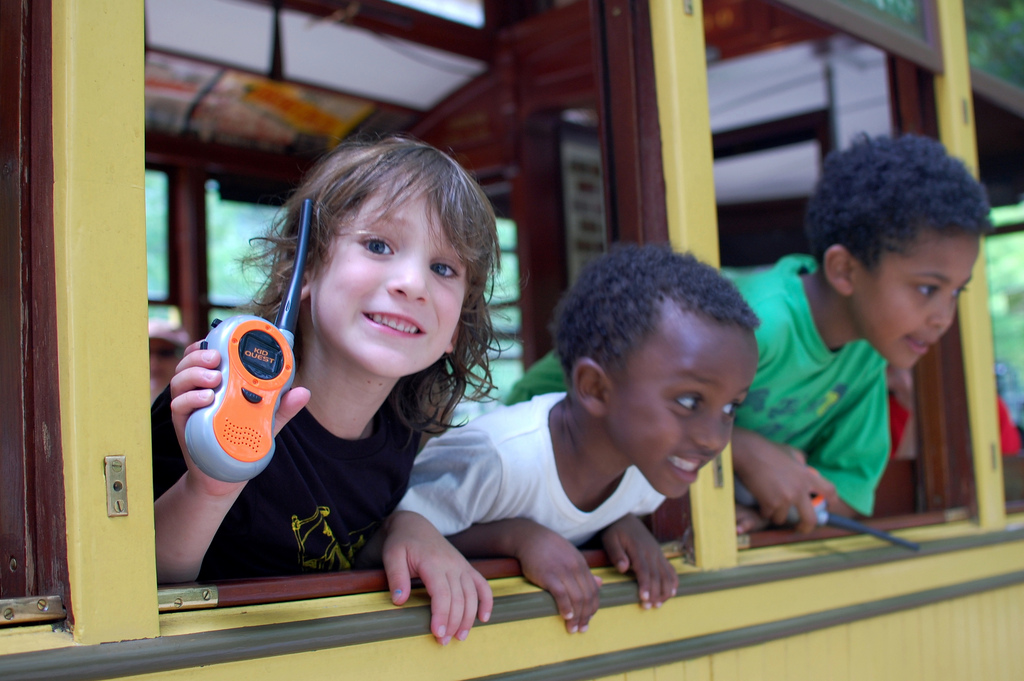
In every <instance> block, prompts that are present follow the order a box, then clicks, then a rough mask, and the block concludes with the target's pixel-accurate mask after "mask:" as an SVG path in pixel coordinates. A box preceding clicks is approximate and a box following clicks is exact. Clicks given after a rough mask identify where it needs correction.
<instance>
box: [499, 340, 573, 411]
mask: <svg viewBox="0 0 1024 681" xmlns="http://www.w3.org/2000/svg"><path fill="white" fill-rule="evenodd" d="M564 392H565V374H564V373H563V372H562V362H561V360H559V359H558V355H556V354H555V351H554V350H552V351H551V352H549V353H548V354H546V355H544V356H543V357H541V358H540V359H538V360H537V361H536V362H534V363H533V364H531V365H530V368H529V369H528V370H527V371H526V373H525V374H523V377H522V378H520V379H519V381H518V382H517V383H516V384H515V385H514V386H512V390H510V391H509V393H508V395H506V396H505V404H516V403H517V402H529V401H530V400H532V399H533V398H534V397H535V396H536V395H546V394H548V393H564Z"/></svg>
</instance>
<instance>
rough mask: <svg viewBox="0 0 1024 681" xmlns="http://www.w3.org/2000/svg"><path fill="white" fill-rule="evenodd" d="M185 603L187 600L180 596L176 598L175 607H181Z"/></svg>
mask: <svg viewBox="0 0 1024 681" xmlns="http://www.w3.org/2000/svg"><path fill="white" fill-rule="evenodd" d="M183 605H185V602H184V601H183V600H181V599H180V598H175V599H174V607H175V608H180V607H181V606H183Z"/></svg>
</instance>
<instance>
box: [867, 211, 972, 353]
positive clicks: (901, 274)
mask: <svg viewBox="0 0 1024 681" xmlns="http://www.w3.org/2000/svg"><path fill="white" fill-rule="evenodd" d="M978 250H979V239H978V237H977V236H976V235H974V234H956V235H942V234H939V233H936V232H930V231H925V232H922V234H921V236H920V237H918V239H917V241H916V242H914V243H913V244H912V245H911V247H910V248H909V249H907V252H906V253H893V252H885V253H883V254H882V257H881V258H880V259H879V261H878V264H877V265H875V267H874V268H873V269H870V270H868V269H866V268H865V267H864V266H863V265H862V264H861V263H860V262H859V261H856V260H855V259H854V261H853V263H852V266H851V267H852V270H851V273H850V291H849V294H848V295H849V300H850V312H851V317H852V322H853V324H854V326H855V332H856V334H857V335H858V337H860V338H864V339H866V340H867V341H868V342H869V343H871V345H872V346H873V347H874V348H875V350H877V351H878V353H879V354H880V355H882V357H884V358H885V359H886V361H888V362H889V364H891V365H893V366H894V367H896V368H899V369H909V368H911V367H913V366H914V364H916V363H917V361H918V360H919V359H920V358H921V357H922V356H923V355H924V354H925V353H926V352H927V351H928V349H929V348H930V347H931V346H932V345H934V344H935V343H937V342H938V340H939V338H941V337H942V334H944V333H945V332H946V330H947V329H948V328H949V326H950V324H952V322H953V318H954V315H955V313H956V304H957V300H958V298H959V295H960V292H961V291H962V290H963V288H964V287H965V286H966V285H967V282H968V281H970V278H971V270H972V269H973V267H974V262H975V260H977V258H978Z"/></svg>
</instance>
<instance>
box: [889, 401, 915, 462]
mask: <svg viewBox="0 0 1024 681" xmlns="http://www.w3.org/2000/svg"><path fill="white" fill-rule="evenodd" d="M909 418H910V412H909V411H907V410H906V409H904V408H903V405H902V404H900V403H899V402H898V401H897V400H896V398H895V397H894V396H893V394H892V393H889V438H890V439H891V440H892V443H891V445H890V449H889V458H890V459H891V458H892V457H894V456H896V449H897V447H899V446H900V440H902V439H903V430H904V429H905V428H906V427H907V420H908V419H909Z"/></svg>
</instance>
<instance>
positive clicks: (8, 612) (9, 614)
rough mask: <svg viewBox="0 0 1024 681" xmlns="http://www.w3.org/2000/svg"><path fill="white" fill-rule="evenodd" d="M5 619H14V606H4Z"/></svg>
mask: <svg viewBox="0 0 1024 681" xmlns="http://www.w3.org/2000/svg"><path fill="white" fill-rule="evenodd" d="M4 619H5V620H13V619H14V608H4Z"/></svg>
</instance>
